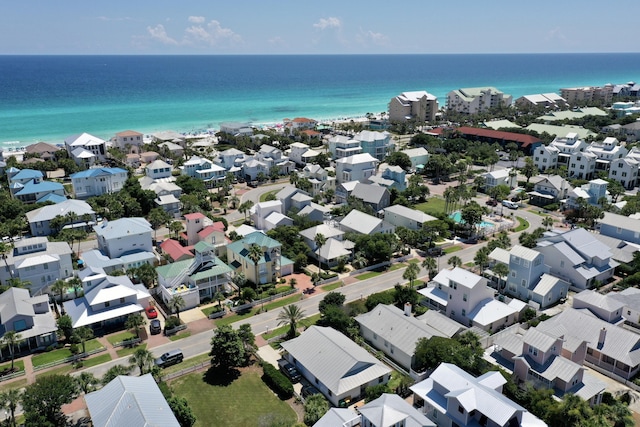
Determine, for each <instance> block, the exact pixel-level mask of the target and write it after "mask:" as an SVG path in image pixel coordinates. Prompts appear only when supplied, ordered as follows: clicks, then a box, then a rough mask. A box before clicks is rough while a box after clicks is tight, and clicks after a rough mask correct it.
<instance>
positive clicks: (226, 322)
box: [215, 307, 260, 327]
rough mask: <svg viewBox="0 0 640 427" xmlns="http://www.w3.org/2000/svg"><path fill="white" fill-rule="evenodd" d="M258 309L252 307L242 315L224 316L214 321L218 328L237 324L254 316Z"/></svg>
mask: <svg viewBox="0 0 640 427" xmlns="http://www.w3.org/2000/svg"><path fill="white" fill-rule="evenodd" d="M259 309H260V307H258V308H255V307H254V308H252V309H251V310H249V311H248V312H246V313H244V314H232V315H231V316H225V317H222V318H220V319H216V320H215V322H216V325H217V326H218V327H220V326H223V325H230V324H231V323H235V322H239V321H240V320H243V319H246V318H248V317H251V316H253V315H255V314H256V313H257V312H258V310H259Z"/></svg>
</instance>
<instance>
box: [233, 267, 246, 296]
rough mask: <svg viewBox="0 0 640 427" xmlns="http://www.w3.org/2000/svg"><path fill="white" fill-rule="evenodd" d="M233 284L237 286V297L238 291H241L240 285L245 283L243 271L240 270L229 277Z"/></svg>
mask: <svg viewBox="0 0 640 427" xmlns="http://www.w3.org/2000/svg"><path fill="white" fill-rule="evenodd" d="M231 281H232V282H233V284H234V285H236V287H237V288H238V298H240V293H241V292H242V287H243V286H244V285H245V284H246V283H247V276H245V274H244V273H242V272H240V273H237V274H235V275H234V276H233V278H232V279H231Z"/></svg>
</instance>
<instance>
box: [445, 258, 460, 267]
mask: <svg viewBox="0 0 640 427" xmlns="http://www.w3.org/2000/svg"><path fill="white" fill-rule="evenodd" d="M447 264H449V265H451V266H453V268H456V267H460V266H461V265H462V260H461V259H460V257H459V256H457V255H454V256H452V257H451V258H449V261H447Z"/></svg>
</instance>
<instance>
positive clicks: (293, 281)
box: [289, 277, 298, 289]
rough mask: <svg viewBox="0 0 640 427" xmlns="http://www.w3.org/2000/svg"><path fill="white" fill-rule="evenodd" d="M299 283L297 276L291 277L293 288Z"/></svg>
mask: <svg viewBox="0 0 640 427" xmlns="http://www.w3.org/2000/svg"><path fill="white" fill-rule="evenodd" d="M297 284H298V281H297V280H296V278H295V277H292V278H291V279H289V286H291V289H294V288H295V287H296V285H297Z"/></svg>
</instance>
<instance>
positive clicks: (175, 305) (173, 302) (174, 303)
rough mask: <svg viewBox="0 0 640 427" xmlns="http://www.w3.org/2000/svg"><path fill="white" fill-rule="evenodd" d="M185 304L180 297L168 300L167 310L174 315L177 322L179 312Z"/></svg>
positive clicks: (176, 296)
mask: <svg viewBox="0 0 640 427" xmlns="http://www.w3.org/2000/svg"><path fill="white" fill-rule="evenodd" d="M185 305H186V303H185V302H184V298H182V297H181V296H180V295H175V296H174V297H173V298H171V299H170V300H169V308H170V309H171V311H173V312H175V313H176V316H177V317H178V320H180V310H182V309H183V308H184V307H185Z"/></svg>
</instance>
